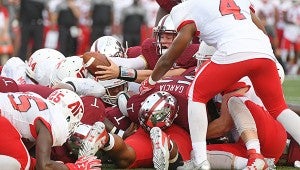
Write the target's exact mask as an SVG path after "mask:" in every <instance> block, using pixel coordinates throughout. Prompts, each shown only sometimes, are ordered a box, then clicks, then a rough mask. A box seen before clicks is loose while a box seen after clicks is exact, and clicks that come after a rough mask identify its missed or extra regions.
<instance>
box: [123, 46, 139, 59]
mask: <svg viewBox="0 0 300 170" xmlns="http://www.w3.org/2000/svg"><path fill="white" fill-rule="evenodd" d="M126 54H127V57H128V58H135V57H138V56H139V55H141V54H142V47H141V46H134V47H129V48H128V49H127V53H126Z"/></svg>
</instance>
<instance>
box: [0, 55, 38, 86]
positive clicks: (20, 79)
mask: <svg viewBox="0 0 300 170" xmlns="http://www.w3.org/2000/svg"><path fill="white" fill-rule="evenodd" d="M26 67H27V65H26V63H25V62H24V61H23V60H21V59H20V58H19V57H12V58H10V59H9V60H7V62H6V63H5V64H4V65H3V69H2V72H1V76H3V77H8V78H11V79H13V80H15V82H16V83H17V84H35V83H33V82H32V81H31V79H30V78H29V77H28V76H27V75H26Z"/></svg>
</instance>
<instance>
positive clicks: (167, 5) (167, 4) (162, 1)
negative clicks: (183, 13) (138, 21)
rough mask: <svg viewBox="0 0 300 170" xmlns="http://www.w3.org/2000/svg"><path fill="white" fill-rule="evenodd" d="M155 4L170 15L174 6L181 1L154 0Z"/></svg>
mask: <svg viewBox="0 0 300 170" xmlns="http://www.w3.org/2000/svg"><path fill="white" fill-rule="evenodd" d="M156 2H157V3H158V5H159V6H160V7H161V8H162V9H164V10H165V11H166V12H168V13H170V12H171V9H172V8H173V7H174V6H176V5H177V4H179V3H181V0H156Z"/></svg>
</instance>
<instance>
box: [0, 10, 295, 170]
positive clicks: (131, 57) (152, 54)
mask: <svg viewBox="0 0 300 170" xmlns="http://www.w3.org/2000/svg"><path fill="white" fill-rule="evenodd" d="M154 36H155V37H154V38H149V39H147V40H145V41H144V42H143V44H142V45H141V46H136V47H130V48H128V49H124V48H123V47H122V46H121V43H120V42H119V41H118V40H117V39H116V38H114V37H111V36H104V37H100V38H99V39H97V40H96V41H95V43H94V44H93V46H92V47H91V51H97V52H100V53H102V54H105V55H106V56H107V57H108V58H109V61H110V63H111V66H98V68H99V71H97V72H95V75H96V76H93V75H92V74H91V73H90V72H89V71H88V70H87V69H86V68H85V64H84V63H83V59H82V58H81V57H80V56H69V57H65V56H63V55H62V54H61V53H60V52H58V51H56V50H53V49H46V48H45V49H40V50H37V51H36V52H34V53H33V54H32V55H31V57H30V58H29V60H28V61H27V62H25V63H24V62H23V61H22V60H20V59H19V58H17V57H13V58H11V59H10V60H9V61H8V62H7V63H6V64H5V65H4V66H3V68H2V69H1V80H0V91H1V93H0V98H1V102H0V121H1V123H0V126H1V128H0V129H1V131H0V134H1V136H2V137H3V140H1V142H0V165H5V166H6V167H8V168H9V169H34V168H36V169H46V168H51V169H101V166H102V165H101V164H102V163H103V161H104V160H105V158H107V159H108V161H112V162H113V163H114V164H115V165H116V166H117V167H118V168H149V167H154V168H155V169H159V170H165V169H193V167H192V168H191V167H188V166H189V165H190V162H193V160H195V157H194V156H195V155H197V154H198V153H195V151H193V149H192V148H194V146H192V140H193V139H191V137H190V134H189V133H190V128H192V127H191V126H190V122H189V118H188V117H189V112H188V109H189V108H188V107H187V106H188V104H189V103H188V98H187V93H188V90H189V88H190V85H191V84H192V83H193V81H194V78H195V75H196V73H199V72H201V70H202V69H203V66H205V64H206V63H208V62H210V57H211V56H212V55H213V54H214V53H215V51H216V49H215V48H214V47H211V46H208V45H206V44H205V43H204V42H201V43H200V44H193V43H190V44H188V46H187V47H186V48H185V51H184V52H183V53H182V55H180V56H179V57H178V59H176V61H175V63H174V64H173V65H172V68H171V69H170V70H169V71H168V72H167V73H166V74H164V76H163V78H162V79H161V80H160V81H158V82H157V83H156V84H155V85H153V87H151V88H150V89H149V90H148V91H147V92H145V93H141V94H140V93H139V88H140V87H143V86H141V84H140V83H141V82H143V83H144V80H147V78H148V77H149V76H150V75H151V74H152V72H153V69H155V65H156V63H157V62H158V60H159V59H160V57H161V56H162V55H164V54H165V53H166V52H167V50H168V49H169V48H170V47H171V46H172V43H173V40H174V39H175V38H176V36H177V31H176V29H175V27H174V24H173V21H172V20H171V17H170V15H166V16H164V17H163V18H162V19H161V20H160V22H159V23H158V26H157V27H155V29H154ZM198 49H199V50H198ZM277 67H278V70H279V71H278V72H279V74H278V77H280V78H281V80H282V81H283V79H284V73H283V72H282V71H283V69H282V68H281V67H280V64H277ZM206 105H207V113H208V114H207V117H208V119H207V121H208V127H207V133H206V138H207V143H208V145H207V151H205V150H204V151H203V153H207V160H208V161H209V163H208V164H207V166H202V167H201V168H200V169H210V168H213V169H267V168H269V169H272V168H275V164H276V163H277V162H278V161H279V158H280V157H281V155H282V153H283V152H284V148H285V146H286V141H287V135H286V131H285V129H284V127H283V126H282V125H281V124H280V123H279V122H278V121H276V120H275V119H274V118H273V117H272V116H271V115H270V113H269V112H268V111H267V110H266V109H265V107H264V105H263V103H262V102H261V100H260V98H259V97H258V96H257V95H256V93H255V91H254V89H253V87H252V83H251V81H250V80H249V78H248V77H244V78H242V79H240V80H239V81H238V82H236V83H235V84H234V85H232V86H229V87H227V88H226V90H224V91H222V92H221V93H219V94H218V95H216V96H214V97H213V98H211V99H210V100H209V102H207V104H206ZM199 123H200V122H199ZM203 127H204V126H203ZM205 128H206V127H205ZM2 129H3V130H2ZM274 139H275V140H274ZM197 152H198V151H197ZM291 159H293V158H291ZM101 160H102V163H101ZM189 160H190V161H189ZM202 165H205V164H202Z"/></svg>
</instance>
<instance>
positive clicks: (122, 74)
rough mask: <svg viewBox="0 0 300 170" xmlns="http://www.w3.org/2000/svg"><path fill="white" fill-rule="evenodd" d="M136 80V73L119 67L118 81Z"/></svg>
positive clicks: (133, 70)
mask: <svg viewBox="0 0 300 170" xmlns="http://www.w3.org/2000/svg"><path fill="white" fill-rule="evenodd" d="M136 78H137V71H136V70H135V69H132V68H126V67H122V66H119V76H118V79H122V80H126V81H131V82H133V81H135V80H136Z"/></svg>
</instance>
